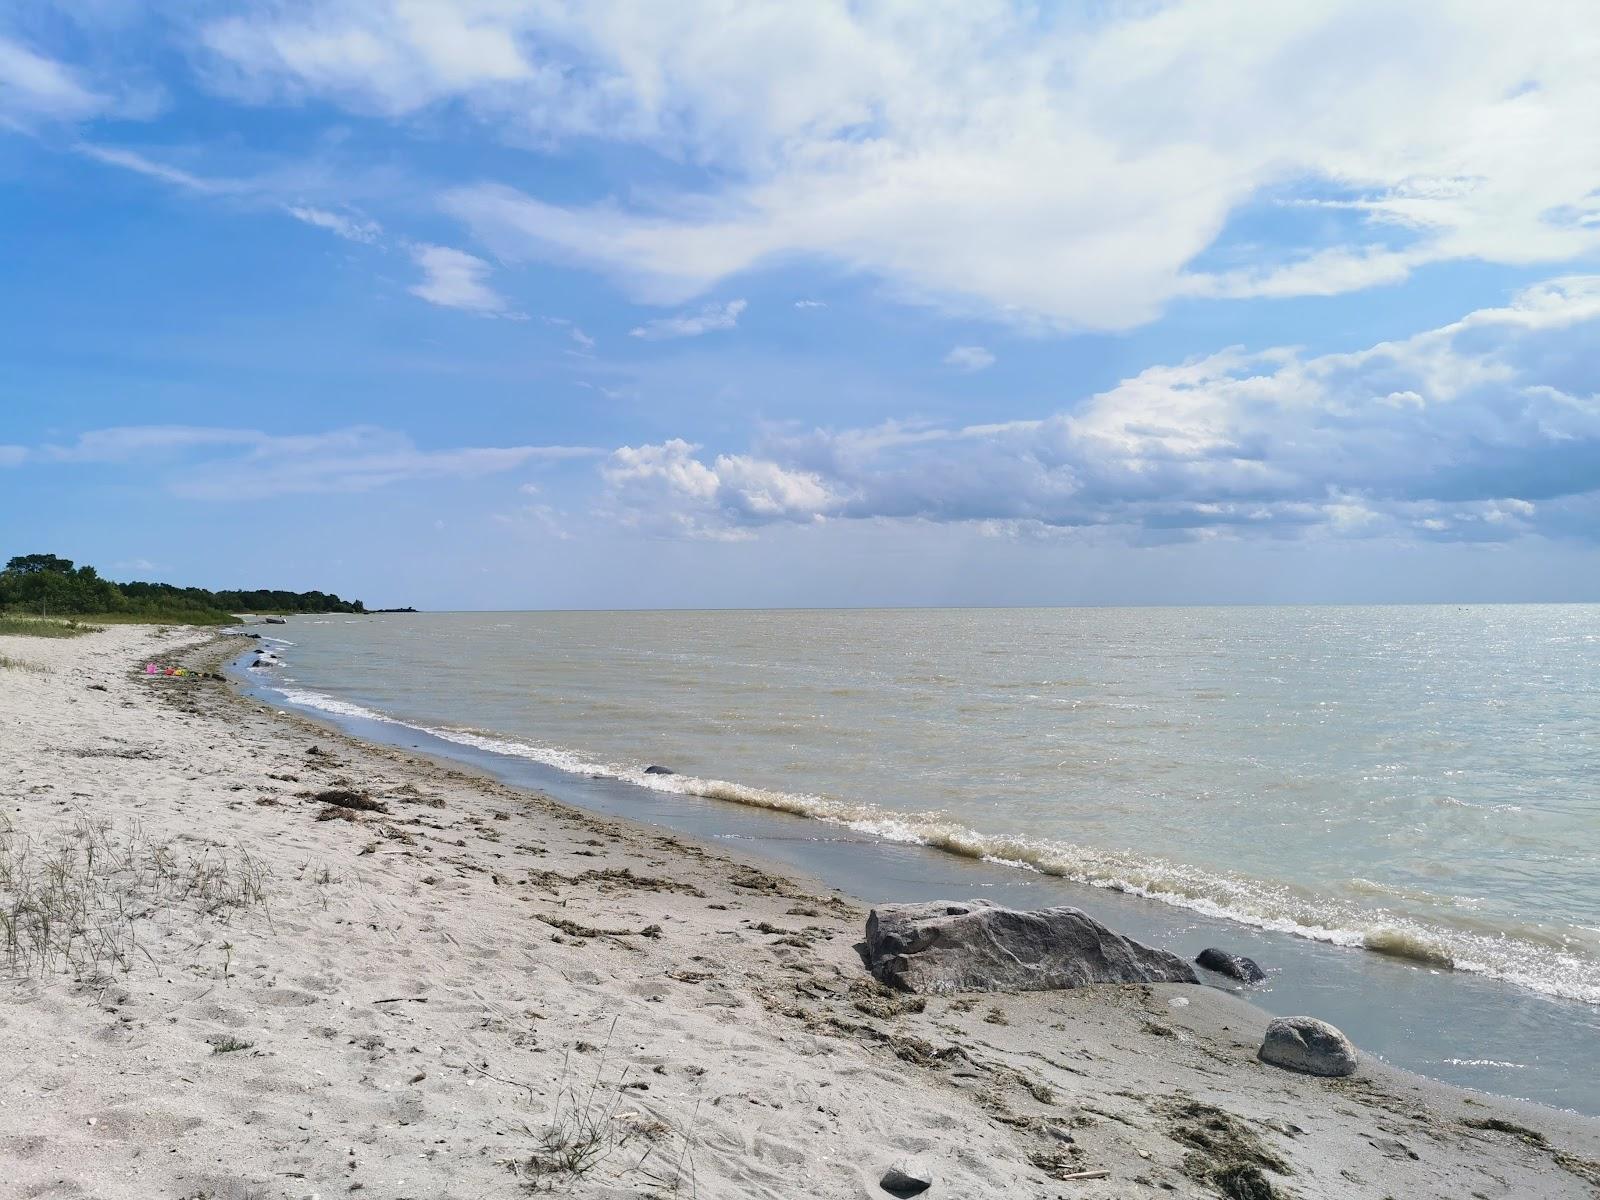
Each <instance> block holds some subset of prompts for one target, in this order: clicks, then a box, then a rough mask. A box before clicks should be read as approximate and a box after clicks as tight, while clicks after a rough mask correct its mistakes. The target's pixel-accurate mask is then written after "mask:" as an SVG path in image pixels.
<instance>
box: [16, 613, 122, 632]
mask: <svg viewBox="0 0 1600 1200" xmlns="http://www.w3.org/2000/svg"><path fill="white" fill-rule="evenodd" d="M100 632H102V627H101V626H99V625H86V624H84V623H83V622H82V621H77V620H71V621H63V620H57V619H55V618H54V617H24V616H18V615H17V614H15V613H0V634H9V635H11V636H12V637H53V638H70V637H82V636H83V635H84V634H86V633H100Z"/></svg>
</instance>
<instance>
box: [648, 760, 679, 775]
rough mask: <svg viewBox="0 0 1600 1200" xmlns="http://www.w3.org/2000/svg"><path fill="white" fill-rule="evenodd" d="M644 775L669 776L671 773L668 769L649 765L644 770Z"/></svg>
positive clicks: (652, 764) (653, 764)
mask: <svg viewBox="0 0 1600 1200" xmlns="http://www.w3.org/2000/svg"><path fill="white" fill-rule="evenodd" d="M644 773H645V774H646V775H671V774H672V773H673V772H672V769H671V768H670V767H658V766H656V765H655V763H651V764H650V765H649V766H648V767H646V768H645V769H644Z"/></svg>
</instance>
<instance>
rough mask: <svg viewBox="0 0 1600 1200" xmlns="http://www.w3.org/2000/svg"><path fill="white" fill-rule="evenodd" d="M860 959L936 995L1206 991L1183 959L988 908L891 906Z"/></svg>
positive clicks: (1086, 928) (1077, 920)
mask: <svg viewBox="0 0 1600 1200" xmlns="http://www.w3.org/2000/svg"><path fill="white" fill-rule="evenodd" d="M859 949H860V950H861V957H862V959H863V961H865V962H866V964H867V967H868V969H869V970H871V972H872V973H873V975H875V976H876V977H877V978H878V979H880V980H882V981H883V982H884V983H887V984H889V985H890V986H891V987H897V988H899V989H901V990H902V991H907V992H923V993H927V994H932V995H938V994H941V993H945V992H1028V991H1044V990H1048V989H1053V988H1070V987H1081V986H1083V985H1084V984H1089V983H1198V982H1199V979H1198V978H1197V977H1196V976H1195V973H1194V968H1193V967H1191V966H1190V965H1189V964H1188V963H1186V962H1184V961H1183V959H1181V958H1179V957H1178V956H1177V955H1176V954H1169V953H1168V952H1167V951H1165V950H1156V949H1154V948H1152V947H1150V946H1146V945H1143V944H1141V943H1139V942H1136V941H1134V940H1133V939H1132V938H1127V937H1123V936H1122V935H1121V934H1119V933H1114V932H1112V931H1111V930H1110V929H1107V928H1106V927H1105V926H1104V925H1102V924H1100V922H1098V921H1096V920H1095V919H1094V918H1093V917H1091V916H1089V915H1088V914H1087V913H1085V912H1083V911H1081V910H1080V909H1076V908H1067V907H1060V908H1042V909H1036V910H1033V911H1030V912H1024V911H1021V910H1018V909H1014V908H1003V907H1001V906H1000V905H998V904H994V903H992V902H990V901H988V900H966V901H961V902H948V901H933V902H930V903H924V904H885V905H882V906H880V907H878V908H875V909H873V910H872V912H871V913H870V914H869V915H868V917H867V940H866V941H865V942H863V943H862V944H861V946H860V947H859Z"/></svg>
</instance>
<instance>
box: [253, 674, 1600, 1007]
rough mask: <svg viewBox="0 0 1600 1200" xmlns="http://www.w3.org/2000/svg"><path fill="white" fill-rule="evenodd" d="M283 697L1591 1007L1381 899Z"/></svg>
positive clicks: (1555, 982) (1465, 935)
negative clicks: (1372, 901) (1342, 895)
mask: <svg viewBox="0 0 1600 1200" xmlns="http://www.w3.org/2000/svg"><path fill="white" fill-rule="evenodd" d="M280 690H281V692H282V695H283V697H284V699H286V700H288V701H289V702H290V703H292V704H298V705H302V706H304V707H307V708H314V709H318V710H320V711H323V712H327V713H330V714H332V715H335V716H346V717H355V718H359V719H362V720H368V721H380V722H383V723H384V724H388V725H398V726H401V727H403V728H407V729H414V730H416V731H418V732H420V733H427V734H431V735H432V736H434V737H437V738H440V739H442V740H444V741H447V742H453V743H455V744H456V745H461V746H470V747H472V748H474V749H478V750H484V751H487V752H489V753H491V754H504V755H508V756H510V757H514V758H522V759H527V760H530V761H533V762H538V763H542V764H543V765H545V766H548V767H553V768H555V769H556V770H559V771H565V772H569V773H572V774H576V775H585V776H589V775H599V776H604V777H606V778H611V779H617V780H622V781H624V782H626V783H630V784H633V785H635V786H637V787H641V788H646V789H648V790H650V791H653V792H662V793H668V794H675V795H683V796H696V797H704V798H707V799H713V800H725V801H729V802H731V803H735V804H743V805H747V806H749V807H752V808H764V809H768V810H771V811H775V812H787V813H793V814H795V815H798V816H803V817H809V818H812V819H814V820H818V821H824V822H827V823H829V824H832V825H837V826H842V827H845V828H848V829H852V830H854V831H856V832H858V833H865V834H868V835H870V836H872V837H877V838H881V839H883V840H885V841H891V842H900V843H907V844H912V845H920V846H928V847H931V848H934V849H939V850H944V851H947V852H949V853H952V854H959V855H962V856H963V857H967V858H975V859H980V860H982V861H985V862H990V863H994V864H996V865H1000V866H1005V867H1011V868H1014V869H1019V870H1026V871H1035V872H1039V873H1041V874H1045V875H1050V876H1054V877H1057V878H1061V879H1068V880H1071V881H1072V882H1074V883H1080V884H1086V885H1088V886H1091V887H1097V888H1104V889H1106V890H1108V891H1115V892H1123V893H1126V894H1128V895H1133V896H1139V897H1141V898H1143V899H1147V900H1153V901H1156V902H1158V903H1162V904H1167V905H1171V906H1173V907H1176V908H1183V909H1187V910H1189V911H1191V912H1196V913H1200V914H1202V915H1204V916H1207V917H1211V918H1213V919H1217V920H1225V921H1232V922H1235V923H1238V924H1242V925H1248V926H1251V927H1253V928H1256V929H1264V930H1270V931H1273V932H1277V933H1285V934H1290V935H1292V936H1295V937H1300V938H1305V939H1308V940H1310V941H1317V942H1324V943H1327V944H1330V945H1334V946H1345V947H1351V948H1368V949H1372V950H1375V951H1380V952H1382V953H1385V954H1387V955H1389V956H1391V957H1398V958H1402V959H1407V960H1410V961H1412V962H1413V963H1415V964H1416V965H1419V966H1425V967H1433V968H1440V967H1445V966H1448V965H1453V968H1454V969H1455V970H1458V971H1469V972H1474V973H1478V974H1483V975H1488V976H1492V977H1495V978H1498V979H1502V980H1506V981H1508V982H1510V983H1514V984H1517V985H1519V986H1522V987H1526V988H1528V989H1530V990H1532V991H1536V992H1542V993H1544V994H1545V995H1549V996H1556V997H1561V998H1564V999H1571V1000H1580V1001H1585V1002H1588V1003H1591V1004H1600V962H1597V961H1595V960H1593V959H1590V958H1584V957H1579V956H1577V955H1573V954H1568V953H1563V952H1561V951H1559V950H1556V949H1554V948H1553V947H1549V946H1539V945H1534V944H1532V943H1530V942H1528V941H1525V940H1522V939H1519V938H1516V937H1512V936H1509V935H1504V934H1502V935H1499V936H1495V935H1491V934H1487V933H1474V932H1470V931H1465V930H1458V929H1447V928H1443V927H1428V926H1424V925H1421V924H1419V923H1417V922H1415V921H1412V920H1409V919H1406V918H1402V917H1398V916H1396V915H1395V914H1394V913H1391V912H1389V911H1387V910H1385V909H1382V908H1372V909H1368V908H1362V907H1359V906H1357V905H1353V904H1348V903H1344V902H1341V901H1338V900H1336V899H1334V898H1332V897H1324V896H1315V895H1311V894H1308V893H1305V892H1302V891H1298V890H1296V889H1292V888H1289V887H1286V886H1283V885H1278V884H1272V883H1267V882H1264V881H1260V880H1252V879H1246V878H1242V877H1237V876H1229V875H1223V874H1220V873H1216V872H1209V871H1205V870H1201V869H1199V868H1195V867H1189V866H1185V865H1183V864H1178V863H1172V862H1168V861H1165V860H1163V859H1159V858H1153V857H1150V858H1147V857H1141V856H1138V855H1135V854H1129V853H1122V852H1118V851H1113V850H1098V849H1094V848H1091V847H1086V846H1078V845H1074V844H1072V843H1065V842H1053V841H1047V840H1042V839H1033V838H1028V837H1024V836H1020V835H1007V834H985V833H980V832H978V831H977V830H973V829H970V828H968V827H966V826H964V825H961V824H959V823H957V822H952V821H950V820H949V819H948V818H946V817H945V816H943V815H942V814H939V813H904V812H893V811H888V810H884V809H880V808H877V807H875V806H873V805H863V804H854V803H851V802H849V801H843V800H838V799H835V798H831V797H826V796H819V795H812V794H808V793H794V792H784V791H778V790H775V789H769V788H759V787H752V786H749V785H747V784H740V783H734V782H731V781H728V780H722V779H708V778H701V777H699V776H694V775H661V774H647V773H646V772H645V769H644V767H643V765H640V764H632V763H614V762H604V761H599V760H596V759H592V758H589V757H587V756H585V755H583V754H581V753H579V752H577V751H573V750H568V749H564V748H560V747H553V746H538V745H533V744H531V743H528V742H523V741H519V740H515V739H512V738H507V737H504V736H499V735H494V734H487V733H483V732H479V731H477V730H466V729H452V728H448V727H432V726H426V725H417V724H411V723H408V722H405V721H401V720H397V719H396V718H394V717H390V716H386V715H384V714H383V713H379V712H375V711H373V710H372V709H368V708H364V707H362V706H361V705H359V704H353V703H351V702H349V701H345V700H339V699H336V698H334V697H331V696H326V695H323V694H322V693H319V692H312V691H307V690H304V689H300V688H282V689H280Z"/></svg>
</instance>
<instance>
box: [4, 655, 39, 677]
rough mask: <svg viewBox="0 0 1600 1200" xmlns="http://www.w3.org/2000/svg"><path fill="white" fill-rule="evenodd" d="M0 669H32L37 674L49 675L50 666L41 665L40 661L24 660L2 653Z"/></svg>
mask: <svg viewBox="0 0 1600 1200" xmlns="http://www.w3.org/2000/svg"><path fill="white" fill-rule="evenodd" d="M0 671H30V672H32V673H33V674H35V675H48V674H49V673H50V668H48V667H41V666H40V665H39V664H38V663H31V662H23V661H22V659H20V658H12V657H11V656H10V655H8V654H0Z"/></svg>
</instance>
